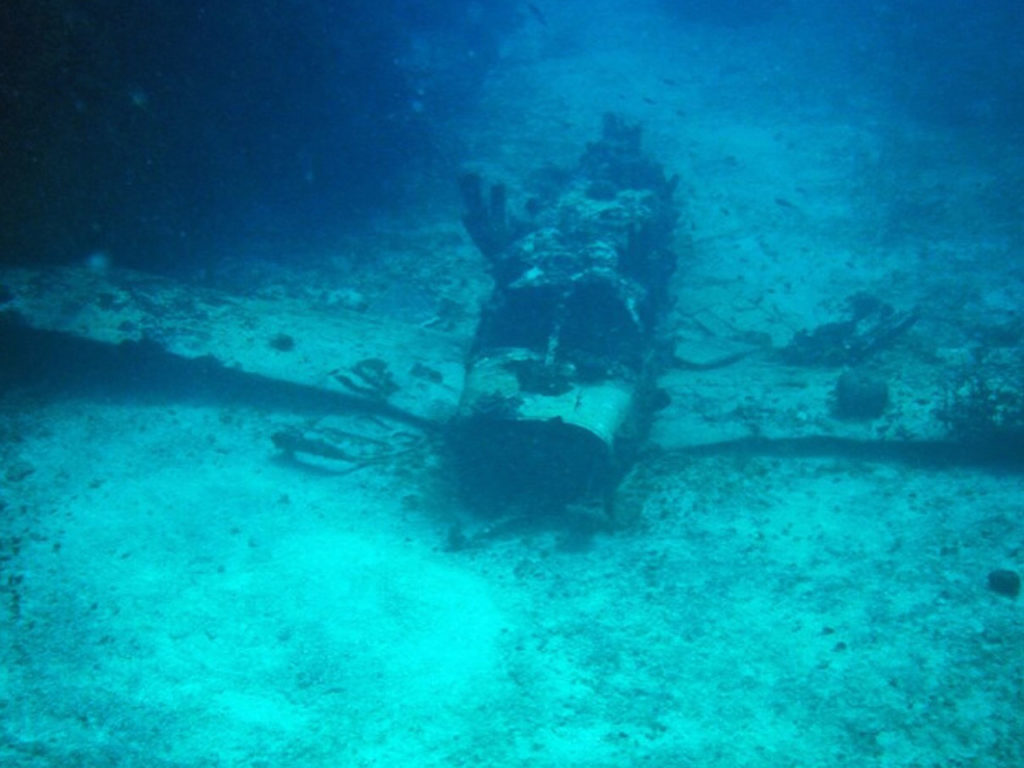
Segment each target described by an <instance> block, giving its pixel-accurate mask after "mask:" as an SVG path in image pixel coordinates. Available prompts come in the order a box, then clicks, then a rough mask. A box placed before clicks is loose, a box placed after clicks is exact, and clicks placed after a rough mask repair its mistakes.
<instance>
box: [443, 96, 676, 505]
mask: <svg viewBox="0 0 1024 768" xmlns="http://www.w3.org/2000/svg"><path fill="white" fill-rule="evenodd" d="M560 182H561V183H559V184H558V185H550V184H549V185H547V188H546V189H545V192H544V193H543V194H541V195H538V196H537V197H532V198H530V199H529V200H528V201H527V203H526V205H525V206H524V208H525V215H524V217H522V218H519V217H515V216H510V215H509V214H508V211H507V207H508V205H507V199H506V198H507V194H506V191H505V188H504V187H503V186H502V185H494V186H492V187H490V189H486V190H485V185H484V182H483V180H482V179H480V177H479V176H476V175H467V176H465V177H464V178H463V180H462V193H463V199H464V202H465V206H466V214H465V218H464V222H465V225H466V228H467V230H468V231H469V233H470V235H471V236H472V238H473V240H474V242H475V243H476V245H477V247H478V248H479V249H480V251H481V252H482V253H483V254H484V256H485V257H486V258H487V260H488V262H489V264H490V267H491V271H492V275H493V277H494V280H495V286H494V290H493V293H492V295H491V297H490V299H489V301H488V303H487V305H486V306H485V307H484V310H483V314H482V318H481V321H480V325H479V328H478V331H477V334H476V337H475V340H474V345H473V350H472V354H471V358H470V361H469V364H468V374H467V384H466V389H465V392H464V395H463V399H462V403H461V405H460V409H459V413H458V416H457V418H456V420H455V424H454V428H453V445H454V447H455V449H456V451H457V453H459V454H460V455H461V457H462V459H463V461H462V466H463V470H464V471H463V473H462V474H463V475H465V476H467V478H468V479H469V480H470V481H471V482H472V483H473V484H474V485H476V486H480V487H482V488H484V489H490V490H494V491H496V492H498V493H500V494H501V495H502V496H505V497H508V496H509V495H511V496H519V497H522V496H527V497H534V498H538V499H540V500H543V501H552V502H555V503H563V502H566V501H569V500H572V499H575V498H578V497H580V496H583V495H586V494H588V493H594V492H601V493H604V492H606V491H607V490H609V488H610V487H612V486H613V485H614V480H613V478H615V477H616V476H617V467H618V466H619V465H620V464H621V463H622V458H623V456H622V454H623V450H622V445H623V443H624V441H627V440H628V439H629V438H635V437H636V436H637V433H638V432H639V430H640V427H639V425H640V424H641V423H642V421H643V418H642V417H643V413H642V412H643V410H644V408H645V407H647V406H646V404H645V402H644V393H645V392H646V391H647V390H648V389H649V386H650V381H651V377H652V373H653V371H652V363H651V357H652V355H651V350H652V346H653V342H654V333H655V329H656V327H657V323H658V319H659V317H660V315H661V313H662V312H663V311H664V308H665V304H666V301H667V291H668V284H669V280H670V278H671V275H672V273H673V271H674V269H675V266H676V258H675V256H674V255H673V253H672V252H671V242H672V236H673V230H674V226H675V223H676V220H677V218H678V215H679V212H678V209H677V207H676V206H675V204H674V202H673V193H674V191H675V187H676V179H675V178H671V179H670V178H667V177H666V175H665V172H664V170H663V169H662V167H661V166H660V165H658V164H657V163H655V162H654V161H652V160H650V159H649V158H647V157H646V156H645V155H644V154H643V151H642V148H641V131H640V128H639V126H636V125H632V124H629V123H627V122H626V121H625V120H623V119H622V118H621V117H619V116H617V115H607V116H606V117H605V119H604V125H603V132H602V136H601V139H600V140H599V141H597V142H594V143H592V144H590V145H589V146H588V147H587V149H586V151H585V152H584V153H583V155H582V157H581V158H580V161H579V163H578V165H577V167H576V168H575V169H574V170H573V171H572V172H571V173H568V174H562V175H561V179H560ZM553 187H554V188H553Z"/></svg>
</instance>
